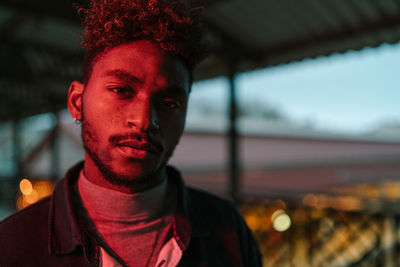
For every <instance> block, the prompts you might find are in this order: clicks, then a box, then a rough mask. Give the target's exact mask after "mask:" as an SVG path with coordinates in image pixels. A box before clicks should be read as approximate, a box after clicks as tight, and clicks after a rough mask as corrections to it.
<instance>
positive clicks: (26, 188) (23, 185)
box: [19, 179, 33, 196]
mask: <svg viewBox="0 0 400 267" xmlns="http://www.w3.org/2000/svg"><path fill="white" fill-rule="evenodd" d="M19 189H20V190H21V193H22V194H24V195H25V196H29V195H30V194H31V193H32V189H33V187H32V183H31V182H30V181H29V180H28V179H22V180H21V182H20V183H19Z"/></svg>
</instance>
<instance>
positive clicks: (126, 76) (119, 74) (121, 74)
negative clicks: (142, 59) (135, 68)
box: [102, 69, 143, 83]
mask: <svg viewBox="0 0 400 267" xmlns="http://www.w3.org/2000/svg"><path fill="white" fill-rule="evenodd" d="M102 77H116V78H118V79H121V80H125V81H128V82H129V83H143V81H142V80H141V79H140V78H138V77H136V76H134V75H132V74H130V73H128V72H126V71H124V70H121V69H116V70H109V71H106V72H105V73H104V74H103V75H102Z"/></svg>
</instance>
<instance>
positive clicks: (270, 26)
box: [0, 0, 400, 267]
mask: <svg viewBox="0 0 400 267" xmlns="http://www.w3.org/2000/svg"><path fill="white" fill-rule="evenodd" d="M74 2H78V3H80V4H82V5H84V4H85V3H84V1H74ZM192 2H196V3H195V4H199V3H201V4H203V5H204V6H205V8H204V16H205V27H206V37H207V39H208V40H209V43H210V50H211V56H210V57H209V58H208V59H207V60H206V61H205V62H203V63H202V64H201V65H200V66H199V68H198V69H197V71H196V73H195V79H196V82H195V83H194V85H193V90H192V93H191V96H190V104H189V110H188V116H187V123H186V129H185V133H184V135H183V137H182V139H181V142H180V144H179V145H178V147H177V149H176V151H175V153H174V156H173V157H172V159H171V161H170V163H171V164H172V165H174V166H176V167H178V168H179V169H180V170H181V171H182V173H183V175H184V177H185V181H186V183H187V184H189V185H191V186H194V187H197V188H202V189H205V190H208V191H211V192H213V193H215V194H218V195H220V196H222V197H225V198H228V199H231V200H232V201H235V202H236V203H237V205H238V207H239V209H240V211H241V212H242V214H243V215H244V217H245V219H246V221H247V223H248V225H249V227H250V228H251V229H252V230H253V232H254V235H255V237H256V239H257V241H258V242H259V245H260V248H261V251H262V254H263V257H264V266H299V267H303V266H400V105H399V103H398V102H399V100H400V90H399V86H398V83H399V78H398V76H399V75H400V67H399V66H400V43H399V41H400V0H379V1H378V0H324V1H319V0H280V1H273V0H246V1H243V0H202V1H192ZM81 30H82V29H81V27H80V24H79V18H78V16H77V15H76V12H75V10H74V8H73V7H72V1H70V0H58V1H50V0H42V1H33V0H26V1H19V0H1V2H0V38H1V39H0V40H1V42H0V220H1V219H4V218H5V217H6V216H8V215H10V214H11V213H13V212H15V211H16V210H18V209H22V208H24V207H26V206H27V205H30V204H32V203H35V202H36V201H38V200H39V199H41V198H43V197H45V196H47V195H49V194H51V192H52V190H53V187H54V184H55V183H56V182H57V181H58V180H59V179H61V178H62V177H63V175H64V173H65V172H66V170H67V169H68V168H69V167H71V166H72V165H73V164H74V163H76V162H78V161H80V160H82V159H83V149H82V146H81V140H80V126H78V125H75V124H74V123H73V120H72V118H71V117H70V116H69V114H68V112H67V111H66V110H65V108H66V95H67V89H68V86H69V83H70V82H71V81H72V80H74V79H78V80H80V72H81V63H82V58H83V53H84V52H83V51H82V50H81V49H80V48H79V43H80V37H79V36H80V34H81Z"/></svg>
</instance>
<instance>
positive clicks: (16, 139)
mask: <svg viewBox="0 0 400 267" xmlns="http://www.w3.org/2000/svg"><path fill="white" fill-rule="evenodd" d="M12 140H13V155H12V157H13V165H14V166H13V169H14V170H13V176H14V180H13V188H14V190H15V191H13V192H12V194H13V198H14V199H13V201H14V200H15V196H17V193H18V187H19V181H20V179H21V176H22V175H24V171H23V170H22V168H21V135H20V122H19V121H18V120H14V121H13V122H12Z"/></svg>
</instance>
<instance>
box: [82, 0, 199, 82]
mask: <svg viewBox="0 0 400 267" xmlns="http://www.w3.org/2000/svg"><path fill="white" fill-rule="evenodd" d="M199 11H202V9H201V8H190V7H189V6H188V5H187V4H186V3H185V2H184V0H91V1H90V3H89V7H88V8H87V9H85V8H82V7H78V12H79V13H80V14H83V24H84V27H85V35H84V38H83V39H84V40H83V47H84V48H86V55H85V62H84V66H83V79H84V82H85V83H87V81H88V80H89V78H90V75H91V72H92V69H93V65H94V63H95V62H96V60H97V59H98V57H99V56H100V55H101V54H103V53H104V52H107V51H108V50H110V49H112V48H114V47H116V46H119V45H121V44H126V43H130V42H133V41H137V40H150V41H153V42H155V43H156V44H158V45H159V47H160V48H161V49H163V50H164V51H166V52H169V53H171V54H173V55H175V56H178V57H179V58H181V59H182V60H183V62H184V63H185V65H186V66H187V67H188V70H189V72H190V73H191V75H192V71H193V68H194V66H195V65H196V64H197V63H199V62H200V61H201V60H202V59H203V58H204V57H205V56H206V46H205V44H204V42H203V39H202V34H201V33H202V32H201V25H200V18H201V14H199V13H201V12H199Z"/></svg>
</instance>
